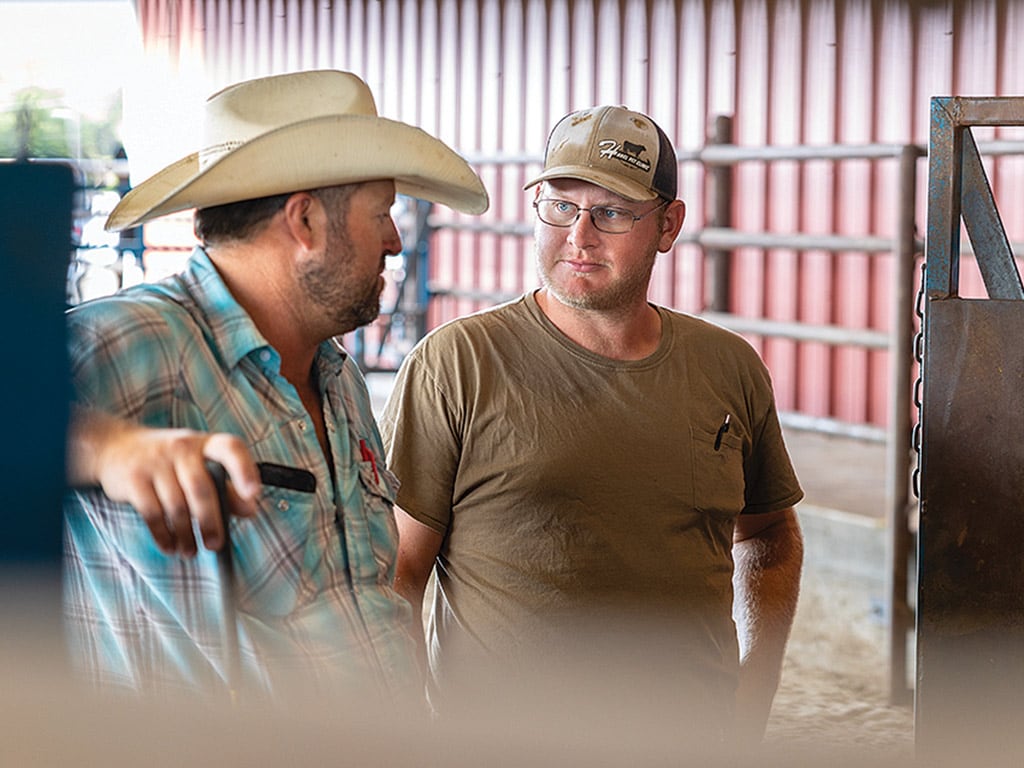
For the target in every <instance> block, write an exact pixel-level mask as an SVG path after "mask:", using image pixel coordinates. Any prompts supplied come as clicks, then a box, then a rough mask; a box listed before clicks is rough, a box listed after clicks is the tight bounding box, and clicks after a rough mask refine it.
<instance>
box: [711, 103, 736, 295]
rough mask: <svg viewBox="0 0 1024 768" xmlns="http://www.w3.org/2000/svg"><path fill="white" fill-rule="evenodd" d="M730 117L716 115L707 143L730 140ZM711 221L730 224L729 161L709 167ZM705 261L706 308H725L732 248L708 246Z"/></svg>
mask: <svg viewBox="0 0 1024 768" xmlns="http://www.w3.org/2000/svg"><path fill="white" fill-rule="evenodd" d="M732 134H733V131H732V118H731V117H729V116H728V115H719V116H718V117H716V118H715V120H714V123H713V124H712V130H711V140H710V143H711V144H725V145H729V144H732ZM708 175H709V177H710V180H711V195H710V197H711V222H710V225H711V226H712V227H724V228H731V227H732V176H733V165H732V164H731V163H722V164H718V165H714V166H712V167H711V169H710V171H709V172H708ZM705 253H706V257H707V264H708V297H709V302H710V304H709V309H711V310H712V311H714V312H728V311H730V307H731V304H732V301H731V294H732V251H729V250H725V249H722V248H709V249H708V250H707V251H706V252H705Z"/></svg>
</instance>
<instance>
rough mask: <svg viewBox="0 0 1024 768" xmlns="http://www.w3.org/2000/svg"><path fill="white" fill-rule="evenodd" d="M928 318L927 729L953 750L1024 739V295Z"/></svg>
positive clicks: (922, 636) (920, 679)
mask: <svg viewBox="0 0 1024 768" xmlns="http://www.w3.org/2000/svg"><path fill="white" fill-rule="evenodd" d="M927 322H928V333H927V337H926V347H925V358H924V359H925V366H926V372H925V399H924V409H923V413H922V428H923V441H922V454H921V472H922V481H923V485H922V490H921V507H920V510H921V519H920V551H919V562H920V568H919V575H918V601H917V612H918V625H917V635H918V651H917V696H916V715H915V716H916V728H917V734H916V736H917V744H918V748H919V751H920V752H921V754H922V755H939V756H942V757H943V758H953V756H954V755H958V754H960V753H961V752H962V751H963V750H965V749H967V750H971V751H973V750H976V749H977V748H978V746H979V745H984V744H1000V745H1003V746H1009V745H1011V744H1016V746H1017V747H1018V748H1019V747H1020V746H1022V745H1024V734H1022V733H1021V732H1020V729H1019V722H1018V721H1019V718H1020V707H1021V701H1022V697H1024V693H1022V691H1024V557H1022V556H1021V541H1024V345H1021V344H1020V343H1019V340H1020V336H1021V333H1022V332H1024V302H1022V301H995V300H968V299H958V298H945V299H941V300H934V301H931V302H929V304H928V310H927ZM951 750H952V752H951ZM975 759H977V757H976V754H975V755H974V756H972V761H973V760H975ZM981 762H984V760H981ZM944 764H945V763H944ZM949 764H954V763H953V762H950V763H949Z"/></svg>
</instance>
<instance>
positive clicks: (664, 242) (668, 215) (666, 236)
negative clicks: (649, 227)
mask: <svg viewBox="0 0 1024 768" xmlns="http://www.w3.org/2000/svg"><path fill="white" fill-rule="evenodd" d="M685 218H686V203H684V202H683V201H682V200H673V201H672V202H671V203H669V204H668V207H667V208H666V209H665V216H664V218H663V219H662V226H661V239H660V240H659V241H658V251H660V252H661V253H668V252H669V251H670V250H672V246H673V245H675V242H676V238H677V237H679V230H681V229H682V228H683V219H685Z"/></svg>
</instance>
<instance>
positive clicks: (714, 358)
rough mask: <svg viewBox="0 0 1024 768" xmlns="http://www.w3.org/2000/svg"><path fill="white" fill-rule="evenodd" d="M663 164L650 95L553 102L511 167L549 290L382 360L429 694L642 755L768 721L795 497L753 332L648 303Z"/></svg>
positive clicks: (409, 580)
mask: <svg viewBox="0 0 1024 768" xmlns="http://www.w3.org/2000/svg"><path fill="white" fill-rule="evenodd" d="M676 174H677V162H676V156H675V152H674V150H673V148H672V144H671V142H670V141H669V140H668V138H667V137H666V135H665V133H664V132H663V131H662V130H661V129H660V128H659V127H658V126H657V125H656V124H655V123H654V122H653V121H652V120H651V119H650V118H649V117H647V116H646V115H643V114H640V113H637V112H633V111H630V110H628V109H626V108H624V107H617V106H602V107H596V108H593V109H585V110H582V111H578V112H574V113H572V114H570V115H568V116H566V117H564V118H563V119H562V120H561V121H559V122H558V124H557V125H556V126H555V127H554V130H553V131H552V132H551V135H550V137H549V140H548V144H547V151H546V155H545V160H544V167H543V170H542V172H541V173H540V174H539V175H538V176H536V177H535V178H533V179H532V180H531V181H530V182H529V183H528V184H527V185H526V188H527V189H530V188H533V189H534V194H533V207H534V209H535V211H536V227H535V232H534V236H535V241H536V255H537V267H538V272H539V275H540V282H541V287H540V288H539V289H538V290H535V291H531V292H529V293H527V294H526V295H524V296H522V297H520V298H519V299H516V300H514V301H511V302H509V303H507V304H504V305H502V306H499V307H496V308H493V309H491V310H487V311H484V312H480V313H477V314H475V315H473V316H470V317H466V318H461V319H459V320H455V321H453V322H451V323H449V324H447V325H445V326H442V327H441V328H439V329H437V330H435V331H434V332H433V333H431V334H430V335H429V336H428V337H427V338H425V339H424V340H423V341H422V342H421V343H420V344H419V345H418V346H417V347H416V348H415V349H414V350H413V351H412V352H411V354H410V355H409V356H408V357H407V358H406V360H405V362H404V364H403V366H402V369H401V371H400V372H399V374H398V378H397V381H396V385H395V388H394V390H393V392H392V396H391V398H390V400H389V402H388V404H387V406H386V409H385V412H384V415H383V417H382V419H381V430H382V433H383V434H384V438H385V445H386V447H387V451H388V453H387V458H388V465H389V466H390V467H391V468H392V469H393V471H395V473H396V474H397V475H398V476H399V477H400V478H401V480H402V485H401V488H400V490H399V492H398V496H397V506H398V507H399V508H400V509H399V511H398V513H397V514H398V524H399V530H400V532H401V540H402V546H401V550H400V553H399V561H398V571H397V582H396V584H397V586H398V588H399V590H400V591H402V592H403V594H405V595H407V596H408V597H409V599H410V601H412V602H413V604H414V606H415V605H420V604H421V603H422V600H423V599H424V589H425V585H426V584H427V583H428V577H429V576H430V575H431V574H433V576H434V579H433V580H432V581H431V583H432V585H433V588H432V592H431V593H430V594H429V595H428V596H427V599H428V602H429V618H428V621H427V627H426V652H427V655H428V657H429V669H430V673H431V674H430V679H429V681H428V685H429V688H428V690H429V692H430V696H431V700H432V701H433V702H434V703H435V706H436V707H437V708H438V710H439V711H440V712H441V713H442V714H443V713H446V712H451V713H457V714H470V713H472V714H479V713H480V712H482V711H489V712H496V713H497V714H498V716H499V717H509V718H522V717H529V718H530V721H531V722H532V723H533V724H534V725H538V724H540V725H541V726H543V725H544V724H557V726H558V727H560V728H561V727H563V726H565V724H566V723H579V724H581V725H586V726H589V727H590V728H591V729H592V731H591V732H592V733H601V734H603V735H605V736H607V735H608V734H614V735H617V736H621V737H622V738H624V739H628V738H632V739H639V740H642V741H643V743H644V744H645V748H647V749H652V750H654V749H657V748H658V747H659V746H664V747H665V748H666V749H670V750H671V749H673V748H674V747H678V746H680V745H682V744H684V743H686V744H693V743H694V742H695V741H696V742H697V743H698V744H704V745H708V746H711V745H714V744H719V743H722V740H724V739H726V738H730V739H731V738H733V737H736V736H737V735H738V736H741V737H744V738H745V739H746V740H747V741H748V742H749V741H750V740H753V741H756V740H757V739H759V738H760V736H761V734H762V733H763V731H764V727H765V722H766V719H767V716H768V712H769V709H770V706H771V701H772V698H773V696H774V692H775V689H776V686H777V683H778V679H779V672H780V666H781V661H782V655H783V650H784V647H785V643H786V639H787V636H788V632H789V628H790V625H791V623H792V619H793V613H794V610H795V605H796V600H797V592H798V586H799V578H800V569H801V564H802V543H801V536H800V531H799V527H798V523H797V520H796V517H795V514H794V511H793V505H794V504H796V503H797V502H798V501H799V500H800V499H801V497H802V491H801V489H800V486H799V483H798V481H797V478H796V477H795V474H794V472H793V468H792V466H791V464H790V460H789V457H788V454H787V451H786V447H785V445H784V443H783V438H782V434H781V431H780V427H779V422H778V418H777V415H776V408H775V404H774V400H773V394H772V388H771V382H770V379H769V375H768V372H767V370H766V369H765V366H764V365H763V363H762V362H761V360H760V359H759V357H758V355H757V354H756V352H755V351H754V350H753V349H752V348H751V347H750V346H749V345H748V344H747V343H746V342H745V341H744V340H742V339H741V338H740V337H739V336H737V335H735V334H733V333H731V332H728V331H726V330H723V329H720V328H717V327H715V326H713V325H710V324H708V323H707V322H704V321H702V320H699V319H697V318H694V317H690V316H687V315H684V314H681V313H679V312H676V311H672V310H670V309H666V308H664V307H659V306H655V305H653V304H651V303H650V302H648V300H647V290H648V285H649V282H650V278H651V271H652V268H653V266H654V263H655V260H656V258H657V254H658V253H659V252H667V251H669V250H670V249H671V248H672V246H673V244H674V242H675V240H676V237H677V235H678V233H679V231H680V228H681V226H682V224H683V217H684V212H685V209H684V204H683V202H682V201H680V200H678V199H676ZM734 616H735V623H734V618H733V617H734ZM737 627H738V629H739V632H737ZM613 738H615V737H614V736H613Z"/></svg>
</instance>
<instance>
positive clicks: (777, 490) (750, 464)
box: [743, 366, 804, 515]
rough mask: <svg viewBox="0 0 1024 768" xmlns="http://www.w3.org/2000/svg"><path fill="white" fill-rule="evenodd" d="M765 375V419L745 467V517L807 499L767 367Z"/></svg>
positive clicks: (763, 399)
mask: <svg viewBox="0 0 1024 768" xmlns="http://www.w3.org/2000/svg"><path fill="white" fill-rule="evenodd" d="M761 375H762V376H763V379H764V390H763V391H764V394H763V396H762V402H761V403H759V405H758V410H760V412H761V413H762V414H763V416H762V418H761V419H760V421H759V422H758V423H757V425H756V428H755V431H754V434H753V435H752V449H751V452H750V456H749V457H748V458H747V461H746V462H745V467H744V476H745V480H746V489H745V502H746V503H745V506H744V508H743V514H745V515H748V514H759V513H766V512H777V511H779V510H781V509H786V508H787V507H791V506H793V505H794V504H796V503H797V502H799V501H800V499H802V498H803V496H804V493H803V490H802V489H801V488H800V482H799V480H798V479H797V476H796V470H794V469H793V462H792V461H791V460H790V457H789V451H788V450H787V449H786V442H785V439H784V437H783V434H782V426H781V425H780V423H779V414H778V411H777V409H776V405H775V397H774V393H773V391H772V386H771V378H770V376H769V374H768V371H767V369H764V368H763V366H761Z"/></svg>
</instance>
